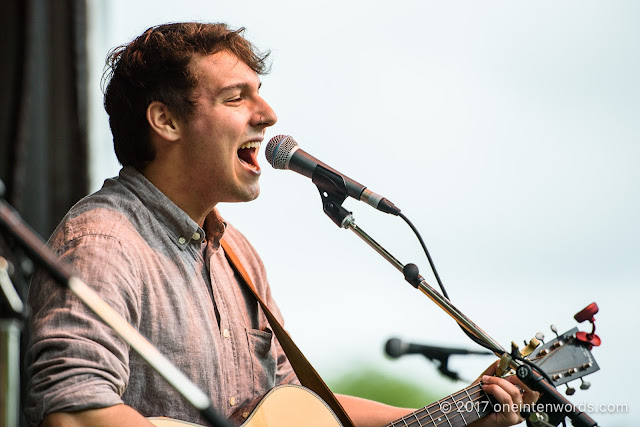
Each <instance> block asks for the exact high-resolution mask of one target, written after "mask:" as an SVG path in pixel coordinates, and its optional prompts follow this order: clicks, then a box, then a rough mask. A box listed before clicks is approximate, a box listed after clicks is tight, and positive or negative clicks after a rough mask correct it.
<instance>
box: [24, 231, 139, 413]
mask: <svg viewBox="0 0 640 427" xmlns="http://www.w3.org/2000/svg"><path fill="white" fill-rule="evenodd" d="M53 243H54V245H55V244H56V243H61V247H62V249H61V252H62V255H61V260H62V261H66V262H70V263H72V264H73V265H74V268H75V271H76V274H77V275H78V276H79V277H80V278H81V279H83V280H84V281H85V282H86V283H87V284H88V285H89V286H90V287H91V288H92V289H94V290H95V291H96V292H98V294H99V295H100V296H101V297H102V298H103V299H104V300H105V301H106V302H107V303H108V304H109V305H110V306H111V307H113V308H114V309H115V310H116V311H117V312H118V313H119V314H120V315H121V316H123V317H124V318H125V319H126V320H127V321H129V322H130V323H131V324H132V325H134V327H135V326H136V322H137V321H138V312H139V306H140V304H139V301H138V298H136V295H137V292H135V288H136V287H137V286H136V284H135V282H136V280H135V266H134V262H133V260H134V259H135V254H132V251H131V250H128V249H127V248H126V247H123V245H122V244H121V243H120V242H118V241H117V240H115V239H113V238H111V237H109V236H105V235H85V236H80V237H74V238H73V239H72V240H70V241H67V242H57V241H54V242H53ZM29 304H30V306H31V309H32V314H31V318H30V321H29V343H28V345H27V348H26V351H25V370H26V374H27V378H28V390H29V393H28V395H27V397H26V401H25V412H26V415H27V418H28V420H29V422H30V424H32V425H37V424H39V423H40V422H41V420H42V419H43V418H44V417H45V416H46V415H47V414H49V413H51V412H57V411H80V410H85V409H94V408H102V407H108V406H112V405H116V404H119V403H123V401H122V398H121V396H122V394H123V393H124V390H125V388H126V386H127V383H128V380H129V347H128V345H127V344H126V342H124V340H122V339H121V338H120V337H119V336H118V335H117V334H115V332H113V331H112V330H111V329H110V328H109V327H108V326H107V325H106V324H104V323H103V322H102V321H101V320H100V319H99V318H98V317H97V316H96V315H95V314H94V313H93V312H92V311H91V310H89V309H88V308H87V307H86V306H85V305H84V303H82V302H81V301H80V300H79V299H78V298H77V297H76V296H75V295H73V294H72V293H71V292H70V291H69V290H68V289H66V288H63V287H62V286H60V285H58V284H57V283H55V282H54V281H53V280H52V279H51V278H50V277H49V276H48V275H47V274H46V273H44V272H42V271H39V272H38V273H37V274H36V275H35V277H34V279H33V281H32V283H31V287H30V291H29Z"/></svg>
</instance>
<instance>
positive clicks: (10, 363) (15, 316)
mask: <svg viewBox="0 0 640 427" xmlns="http://www.w3.org/2000/svg"><path fill="white" fill-rule="evenodd" d="M0 307H2V311H0V426H2V427H11V426H17V425H18V420H19V419H20V396H19V393H18V390H20V369H19V367H20V333H21V331H22V322H21V321H22V320H23V319H24V305H23V303H22V300H21V299H20V296H19V295H18V293H17V292H16V289H15V287H14V285H13V283H11V278H10V277H9V263H8V262H7V260H6V259H4V258H3V257H2V256H0Z"/></svg>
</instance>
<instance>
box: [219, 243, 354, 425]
mask: <svg viewBox="0 0 640 427" xmlns="http://www.w3.org/2000/svg"><path fill="white" fill-rule="evenodd" d="M220 245H221V246H222V249H224V253H225V255H226V257H227V259H228V260H229V263H230V264H231V266H232V267H233V269H234V270H235V271H236V272H237V273H238V274H239V275H240V277H242V280H243V281H244V283H245V284H246V285H247V286H248V287H249V289H250V290H251V292H252V293H253V295H254V296H255V297H256V299H257V300H258V303H260V307H262V311H263V312H264V314H265V315H266V316H267V319H268V320H269V324H270V325H271V327H272V328H273V331H274V333H275V334H276V337H277V338H278V341H279V342H280V346H281V347H282V349H283V350H284V352H285V354H286V355H287V358H288V359H289V362H290V363H291V366H292V367H293V370H294V371H295V373H296V375H297V376H298V379H299V380H300V383H301V384H302V385H303V386H305V387H307V388H308V389H310V390H312V391H314V392H315V393H316V394H317V395H318V396H320V398H321V399H322V400H324V401H325V403H326V404H328V405H329V407H331V409H332V410H333V412H334V413H335V414H336V415H337V417H338V418H339V419H340V422H341V423H342V425H343V426H345V427H353V421H351V419H350V418H349V416H348V415H347V413H346V412H345V410H344V408H343V407H342V405H341V404H340V402H338V399H336V396H335V395H334V394H333V392H331V390H329V387H327V384H325V382H324V381H323V380H322V378H320V375H319V374H318V372H317V371H316V370H315V369H314V368H313V366H311V363H309V361H308V360H307V358H306V357H304V354H302V351H300V349H299V348H298V346H297V345H296V344H295V343H294V342H293V340H292V339H291V337H290V336H289V334H288V333H287V332H286V331H285V330H284V328H283V327H282V325H281V324H280V322H278V320H277V319H276V318H275V316H274V315H273V313H271V310H269V307H267V305H266V304H265V303H264V301H262V298H260V295H258V292H257V291H256V289H255V286H254V285H253V282H252V281H251V278H250V277H249V274H248V273H247V271H246V270H245V269H244V267H243V266H242V263H241V262H240V259H238V257H237V256H236V254H235V253H234V252H233V250H232V249H231V247H230V246H229V244H228V243H227V242H225V240H224V239H222V240H221V241H220Z"/></svg>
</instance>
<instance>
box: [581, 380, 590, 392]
mask: <svg viewBox="0 0 640 427" xmlns="http://www.w3.org/2000/svg"><path fill="white" fill-rule="evenodd" d="M580 381H582V384H580V390H589V387H591V383H590V382H589V381H585V380H584V379H583V378H580Z"/></svg>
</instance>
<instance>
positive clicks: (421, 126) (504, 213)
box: [90, 0, 640, 426]
mask: <svg viewBox="0 0 640 427" xmlns="http://www.w3.org/2000/svg"><path fill="white" fill-rule="evenodd" d="M90 4H91V18H90V19H91V25H90V28H91V31H92V32H91V34H90V54H91V58H92V66H91V70H90V71H91V90H92V93H93V96H94V99H93V101H92V104H91V108H92V111H91V118H92V130H91V138H92V144H93V149H92V155H93V163H92V171H93V177H94V181H93V184H92V185H93V189H97V188H99V187H100V185H101V183H102V181H103V180H104V178H107V177H110V176H113V175H115V174H117V171H118V164H117V161H116V159H115V156H114V155H113V149H112V143H111V135H110V132H109V130H108V126H107V119H106V115H105V113H104V111H103V110H102V104H101V93H100V77H101V73H102V70H103V64H104V59H105V56H106V53H107V51H108V50H109V49H110V48H112V47H114V46H116V45H119V44H122V43H125V42H128V41H130V40H131V39H132V38H134V37H135V36H137V35H138V34H140V33H141V32H142V31H144V30H145V29H146V28H148V27H149V26H151V25H155V24H160V23H165V22H170V21H182V20H198V21H208V22H214V21H223V22H227V23H229V24H230V25H231V26H234V27H239V26H244V27H246V28H247V32H246V36H247V37H248V38H249V39H250V40H251V41H253V42H254V43H255V44H256V45H257V46H258V47H259V48H261V49H264V50H267V49H268V50H271V52H272V56H271V59H272V63H273V67H272V73H271V74H270V75H268V76H265V77H263V79H262V80H263V88H262V92H261V93H262V95H263V97H264V98H265V99H266V100H267V101H268V102H269V103H270V104H271V106H272V107H273V108H274V109H275V110H276V112H277V114H278V117H279V121H278V123H277V124H276V125H275V126H274V127H273V128H270V129H268V132H267V139H269V138H271V137H273V136H275V135H278V134H289V135H292V136H293V137H294V138H295V139H296V140H297V141H298V142H299V144H300V145H301V147H302V148H303V149H304V150H306V151H307V152H309V153H311V154H313V155H314V156H316V157H318V158H319V159H321V160H322V161H324V162H325V163H327V164H329V165H331V166H333V167H334V168H336V169H337V170H339V171H341V172H343V173H345V174H347V175H348V176H350V177H352V178H354V179H356V180H357V181H359V182H361V183H363V184H365V185H367V186H368V187H369V188H371V189H372V190H373V191H376V192H378V193H381V194H383V195H384V196H386V197H388V198H389V199H391V200H392V201H393V202H394V203H395V204H396V205H398V207H400V208H401V209H402V210H403V212H404V213H405V214H406V215H407V216H408V217H409V218H410V219H411V220H412V221H413V222H414V223H415V225H416V226H417V227H418V229H419V230H420V231H421V233H422V235H423V237H424V239H425V240H426V242H427V245H428V246H429V248H430V251H431V253H432V255H433V258H434V260H435V262H436V266H437V267H438V270H439V272H440V275H441V277H442V279H443V281H444V283H445V286H447V289H448V292H449V295H450V296H451V298H452V300H453V302H454V304H455V305H456V306H458V307H459V308H460V309H461V310H462V311H463V312H464V313H465V314H467V315H468V316H469V317H470V318H471V319H472V320H473V321H475V322H476V323H477V324H478V325H480V326H481V327H482V328H483V329H484V330H485V331H486V332H488V333H489V334H490V335H491V336H493V337H494V338H495V339H496V340H497V341H499V342H500V343H502V345H503V346H505V347H508V346H509V343H510V342H511V341H517V342H522V340H523V339H530V338H531V337H532V336H533V335H534V334H535V333H536V332H537V331H544V332H545V333H546V335H547V337H549V336H551V335H553V334H552V333H551V332H550V331H549V329H548V326H549V325H550V324H551V323H555V324H556V325H558V327H559V329H561V330H562V331H563V330H566V329H569V328H571V327H573V326H574V325H575V322H574V321H573V318H572V317H573V315H574V314H575V313H576V312H577V311H578V310H580V309H582V308H583V307H584V306H586V305H587V304H589V303H590V302H592V301H596V302H598V304H599V305H600V309H601V312H600V313H599V314H598V315H597V316H596V319H597V324H598V333H599V335H600V336H601V338H602V341H603V344H602V347H600V348H597V349H595V350H594V355H595V357H596V359H597V360H598V362H599V364H600V366H601V368H602V369H601V371H600V372H598V373H596V374H594V375H593V376H592V377H591V378H590V381H591V382H592V383H593V386H592V388H591V389H590V390H589V391H584V392H583V391H580V390H579V391H578V393H577V394H576V395H574V396H573V397H572V401H574V402H575V403H578V404H579V403H591V404H594V405H600V404H627V405H628V408H629V412H630V413H629V414H595V413H594V414H592V416H593V417H594V418H595V419H596V420H598V421H599V422H600V423H601V424H604V425H609V426H631V425H637V423H638V421H640V414H639V412H638V411H640V402H638V398H637V393H636V392H635V391H634V386H635V384H634V383H635V382H637V380H638V379H640V378H638V377H639V376H638V375H637V374H636V373H635V370H634V369H633V368H631V365H632V364H633V363H634V362H633V360H631V359H630V358H628V357H627V358H622V357H621V355H622V354H626V355H633V354H634V353H637V352H638V350H640V345H639V344H638V341H637V339H636V337H635V335H637V328H639V327H640V322H638V320H637V319H636V318H635V313H636V310H637V308H636V307H637V302H638V297H639V296H640V292H638V286H639V284H640V263H639V262H638V259H639V256H640V243H639V241H640V227H638V218H639V217H640V201H639V200H640V199H639V194H640V192H639V190H640V170H639V168H638V164H639V160H640V121H639V119H638V118H639V117H640V83H639V78H638V76H640V52H639V50H640V48H639V47H640V27H639V26H638V18H640V3H638V2H634V1H608V2H604V1H601V2H596V1H585V0H580V1H563V2H557V1H535V2H514V1H482V2H480V1H448V2H434V1H402V0H400V1H395V2H393V4H392V2H388V1H385V2H377V1H366V2H365V1H351V2H346V1H325V2H313V3H310V2H299V1H270V2H264V1H260V2H259V1H235V2H228V1H226V2H216V1H199V2H198V1H192V0H182V1H180V2H175V1H174V2H168V1H158V0H154V1H149V2H143V1H140V2H131V1H123V0H115V1H109V2H104V3H102V2H97V1H95V2H91V3H90ZM263 147H264V146H263ZM261 151H263V150H261ZM260 159H261V164H262V167H263V172H264V173H263V176H262V180H261V185H262V194H261V196H260V198H259V199H258V200H257V201H255V202H252V203H249V204H239V205H225V206H221V207H220V209H221V211H222V213H223V215H224V216H225V217H226V218H227V219H228V220H229V221H230V222H232V223H234V225H236V227H238V228H239V229H240V230H241V231H242V232H243V233H244V234H245V235H247V236H248V238H249V239H250V240H251V241H252V242H253V244H254V246H256V248H257V249H258V251H259V252H260V253H261V255H262V257H263V259H264V260H265V263H266V265H267V269H268V273H269V277H270V282H271V286H272V288H273V292H274V294H275V296H276V298H277V301H278V302H279V305H280V308H281V310H282V311H283V313H284V315H285V318H286V322H287V327H288V329H289V330H290V332H291V333H292V335H293V337H294V339H295V340H296V341H297V342H298V344H299V345H300V346H301V348H302V349H303V350H304V351H305V353H306V354H307V356H308V357H309V358H310V360H311V361H312V362H313V363H314V365H316V367H317V368H318V370H319V371H320V373H321V374H323V376H325V377H327V378H331V377H332V376H333V377H335V376H337V375H339V374H340V373H341V372H346V371H347V370H348V369H351V368H352V367H353V365H354V363H360V364H362V363H371V364H372V365H375V366H377V367H380V369H384V370H385V371H387V372H390V373H394V372H396V373H398V374H399V375H400V374H401V375H405V376H410V377H411V378H413V379H414V380H416V381H421V382H426V383H430V384H433V386H434V387H438V389H439V390H442V392H443V393H445V392H446V393H450V392H453V391H455V390H457V389H459V388H461V387H462V386H463V385H464V384H451V383H449V382H448V381H446V380H442V379H440V378H438V375H437V374H436V373H435V371H434V368H433V366H432V365H430V364H429V363H428V362H427V361H425V360H422V359H421V358H419V357H406V358H403V359H400V360H397V361H391V360H388V359H386V358H385V357H384V356H383V354H382V347H383V345H384V342H385V341H386V339H387V338H389V337H391V336H400V337H403V338H405V339H408V340H413V341H416V342H422V343H429V344H434V345H448V346H462V347H468V348H475V347H474V345H473V344H472V343H471V342H470V341H469V340H468V339H467V338H466V337H465V336H464V335H463V334H462V333H461V332H460V330H459V329H458V328H457V326H456V325H455V323H454V322H453V321H452V320H451V319H450V318H449V317H448V316H447V315H445V314H444V313H443V312H442V311H441V310H440V309H439V308H438V307H437V306H436V305H434V304H433V303H432V302H431V301H430V300H428V299H427V298H426V297H424V296H423V295H422V294H421V293H419V292H417V291H415V290H413V289H412V288H411V287H410V286H409V285H407V284H406V283H404V282H403V279H402V277H401V275H400V274H399V273H398V272H397V271H396V270H395V269H394V268H393V267H391V265H390V264H388V263H386V261H384V260H382V258H380V257H379V256H378V255H377V254H375V253H374V252H373V251H372V250H371V249H370V248H369V247H367V246H366V245H365V244H364V243H363V242H361V241H360V240H359V239H358V238H357V237H356V236H355V235H354V234H353V233H352V232H350V231H347V230H341V229H339V228H337V227H336V226H335V225H333V223H332V222H331V221H330V220H329V219H328V218H326V217H325V216H324V214H323V212H322V208H321V203H320V198H319V196H318V193H317V190H316V189H315V187H314V186H313V184H312V183H311V182H310V180H308V179H306V178H304V177H302V176H300V175H297V174H295V173H293V172H289V171H275V170H273V169H271V168H270V166H268V164H267V162H266V160H264V157H263V154H262V153H261V154H260ZM345 205H346V206H347V208H348V209H350V210H352V211H353V213H354V216H355V219H356V223H357V224H358V225H359V226H360V227H362V228H363V229H364V230H365V231H366V232H368V233H369V234H370V235H371V236H372V237H374V238H375V239H376V240H378V241H379V242H380V243H381V244H383V245H384V246H385V247H386V248H387V249H388V250H389V251H390V252H391V253H392V254H394V255H395V256H396V257H397V258H398V259H399V260H400V261H401V262H403V263H409V262H413V263H416V264H417V265H418V266H419V267H420V269H421V272H422V273H423V275H424V276H425V277H426V278H427V280H428V281H429V282H430V283H432V284H435V281H434V280H433V278H432V276H431V274H430V273H429V269H428V265H427V263H426V260H425V256H424V255H423V253H422V252H421V251H420V248H419V245H418V243H417V240H416V239H415V238H414V237H413V235H412V233H411V231H410V230H409V228H408V227H407V226H405V225H404V224H403V223H402V222H401V220H400V219H399V218H396V217H392V216H389V215H385V214H382V213H378V212H376V211H374V210H372V209H371V208H369V207H368V206H366V205H364V204H361V203H359V202H355V201H347V202H346V203H345ZM581 328H582V329H583V330H584V329H588V328H587V326H586V325H582V326H581ZM625 331H628V332H629V334H626V332H625ZM489 362H490V361H489V360H488V359H486V358H474V359H472V358H469V359H464V358H457V359H452V364H453V369H455V370H458V371H460V373H461V375H463V376H464V377H466V378H475V376H477V374H478V373H479V372H480V371H481V370H482V369H483V367H485V366H486V365H487V364H488V363H489ZM623 372H624V374H623ZM620 376H624V377H623V378H622V379H621V378H619V377H620ZM578 385H579V384H574V386H578ZM426 403H427V402H425V404H426Z"/></svg>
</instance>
